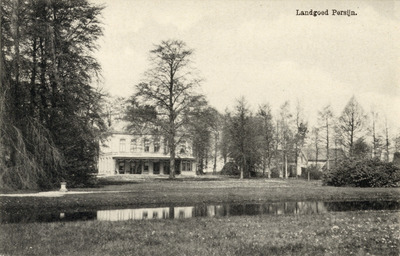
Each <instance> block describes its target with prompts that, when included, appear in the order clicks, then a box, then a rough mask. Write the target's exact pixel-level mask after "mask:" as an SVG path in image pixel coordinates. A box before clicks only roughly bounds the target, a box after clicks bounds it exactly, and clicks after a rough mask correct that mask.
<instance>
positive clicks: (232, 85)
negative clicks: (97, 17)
mask: <svg viewBox="0 0 400 256" xmlns="http://www.w3.org/2000/svg"><path fill="white" fill-rule="evenodd" d="M91 1H92V2H94V3H96V4H102V3H104V4H105V6H106V8H105V10H104V11H103V21H104V28H105V31H104V32H105V36H104V37H103V38H101V39H100V41H99V44H100V47H101V48H100V50H99V51H98V52H97V53H96V57H97V59H98V60H99V62H100V63H101V65H102V68H103V72H102V75H103V78H104V79H103V86H104V88H105V89H106V91H108V92H110V93H111V94H112V95H119V96H129V95H131V94H132V93H133V89H134V86H135V85H136V84H138V83H139V82H140V80H141V78H142V75H143V73H144V71H145V70H146V69H148V67H149V62H148V56H149V55H148V53H149V51H150V50H151V49H153V48H154V45H156V44H159V43H160V42H161V41H162V40H167V39H178V40H182V41H184V42H186V44H187V46H188V47H189V48H192V49H194V50H195V53H194V55H193V58H192V59H193V61H194V62H195V66H196V68H197V69H198V70H199V71H200V73H201V76H202V78H204V82H203V83H202V85H201V92H202V93H203V94H205V95H206V96H207V98H208V100H209V102H210V104H211V105H212V106H214V107H216V108H217V109H218V110H220V111H221V112H223V111H224V110H225V109H226V108H230V109H232V107H233V106H234V104H235V101H236V100H237V99H238V98H240V97H241V96H244V97H245V98H246V99H247V101H248V102H249V104H250V105H251V107H252V109H253V110H255V109H256V108H257V106H258V105H259V104H261V103H269V104H270V105H271V106H272V108H273V110H274V112H276V111H277V110H278V109H279V107H280V106H281V105H282V104H283V103H284V102H285V101H286V100H290V102H291V106H292V109H294V108H295V105H296V102H297V101H300V102H301V104H302V105H303V106H304V109H305V113H306V116H307V117H308V119H309V122H310V123H314V122H315V116H316V114H317V111H319V110H322V108H323V107H325V106H326V105H327V104H331V105H332V107H333V109H334V111H335V114H336V115H340V112H341V111H342V110H343V108H344V106H345V104H346V103H347V102H348V101H349V99H350V98H351V97H352V96H353V95H354V96H355V97H356V99H357V100H358V102H359V103H360V104H361V105H362V106H363V108H364V110H365V111H370V110H371V107H373V106H374V107H375V108H376V109H378V111H379V112H380V113H381V114H382V115H383V114H386V115H387V116H388V119H389V120H390V122H391V126H392V127H393V130H396V132H398V128H399V127H400V72H399V71H400V43H399V42H400V1H249V0H246V1H238V0H233V1H227V0H226V1H223V0H217V1H184V0H176V1H148V0H147V1H136V0H135V1H133V0H132V1H130V0H108V1H107V0H91ZM310 9H312V10H318V11H325V10H328V13H329V15H324V16H317V17H314V16H299V15H296V10H299V11H309V10H310ZM333 9H336V10H345V11H346V10H352V11H354V12H355V13H357V15H353V16H350V17H349V16H347V15H342V16H338V15H335V16H333V15H332V12H333V11H332V10H333ZM393 132H394V131H393Z"/></svg>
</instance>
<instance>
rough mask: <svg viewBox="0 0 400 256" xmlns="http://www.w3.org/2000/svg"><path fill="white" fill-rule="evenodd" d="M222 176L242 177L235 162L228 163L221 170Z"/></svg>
mask: <svg viewBox="0 0 400 256" xmlns="http://www.w3.org/2000/svg"><path fill="white" fill-rule="evenodd" d="M221 175H240V170H239V168H238V167H237V165H236V164H235V163H233V162H228V163H226V164H225V165H224V167H223V168H222V170H221Z"/></svg>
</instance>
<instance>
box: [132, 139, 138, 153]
mask: <svg viewBox="0 0 400 256" xmlns="http://www.w3.org/2000/svg"><path fill="white" fill-rule="evenodd" d="M136 143H137V140H136V139H131V152H136V151H137V144H136Z"/></svg>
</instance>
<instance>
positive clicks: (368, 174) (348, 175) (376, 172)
mask: <svg viewBox="0 0 400 256" xmlns="http://www.w3.org/2000/svg"><path fill="white" fill-rule="evenodd" d="M399 182H400V168H398V167H396V166H395V165H394V164H393V163H387V162H382V161H380V160H379V159H369V160H357V159H354V158H347V159H344V160H342V161H341V162H340V163H339V164H337V165H336V166H335V167H334V168H332V169H331V170H330V171H329V172H327V173H325V174H324V176H323V183H324V184H325V185H329V186H337V187H344V186H348V187H393V186H398V185H399Z"/></svg>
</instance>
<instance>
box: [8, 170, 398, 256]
mask: <svg viewBox="0 0 400 256" xmlns="http://www.w3.org/2000/svg"><path fill="white" fill-rule="evenodd" d="M70 191H71V192H95V193H86V194H71V193H70V194H68V193H67V194H66V195H65V196H62V197H4V196H2V197H0V200H1V209H2V210H8V211H10V210H13V209H15V210H21V209H25V210H26V209H32V210H35V209H34V208H36V209H43V210H44V211H52V210H54V211H58V210H62V209H69V210H71V209H73V210H76V211H79V210H80V209H87V208H90V209H93V210H98V209H113V208H115V209H118V208H123V207H130V208H133V207H142V206H148V207H151V206H160V205H193V204H194V203H196V204H198V203H205V204H217V203H266V202H279V201H304V200H307V201H309V200H318V201H319V200H321V201H353V200H387V199H390V200H400V191H399V188H335V187H325V186H321V185H320V183H319V182H315V181H313V182H307V181H304V180H296V179H293V180H281V179H272V180H268V179H250V180H238V179H227V178H219V177H207V178H204V177H203V178H184V179H182V178H180V179H177V180H168V179H148V178H140V179H139V178H137V177H131V176H119V177H112V178H107V179H100V181H99V184H98V186H97V187H95V188H85V189H82V188H81V189H70ZM117 191H119V192H117ZM399 216H400V215H399V212H398V211H361V212H330V213H325V214H311V215H290V214H289V215H259V216H229V217H214V218H192V219H167V220H141V221H133V220H130V221H119V222H106V221H99V220H95V221H86V222H83V221H80V222H54V223H25V224H2V225H1V226H0V255H350V254H354V255H399V254H400V251H399V248H400V240H399V239H400V233H399V230H400V226H399Z"/></svg>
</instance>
